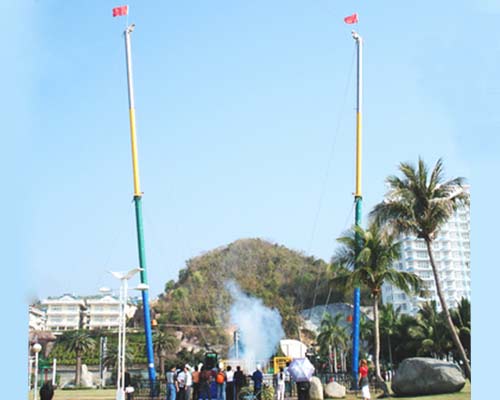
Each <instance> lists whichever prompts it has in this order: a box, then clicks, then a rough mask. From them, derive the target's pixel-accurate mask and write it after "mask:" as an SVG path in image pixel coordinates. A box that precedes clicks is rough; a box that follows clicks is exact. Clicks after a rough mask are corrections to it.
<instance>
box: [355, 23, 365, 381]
mask: <svg viewBox="0 0 500 400" xmlns="http://www.w3.org/2000/svg"><path fill="white" fill-rule="evenodd" d="M352 37H353V39H354V40H355V41H356V47H357V74H356V75H357V86H356V191H355V193H354V202H355V205H356V211H355V217H354V218H355V220H354V224H355V226H360V225H361V204H362V201H363V197H362V194H361V117H362V99H363V69H362V67H363V65H362V61H363V39H362V37H361V36H359V34H358V33H357V32H355V31H352ZM355 235H356V237H355V240H356V241H359V235H358V234H357V233H356V234H355ZM357 253H358V250H357ZM357 255H358V254H356V257H357ZM354 268H357V265H356V264H355V265H354ZM360 297H361V295H360V288H359V286H358V287H355V288H354V299H353V308H354V310H353V318H352V375H353V382H354V389H355V390H357V389H358V367H359V319H360V312H359V307H360Z"/></svg>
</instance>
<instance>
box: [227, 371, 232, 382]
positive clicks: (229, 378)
mask: <svg viewBox="0 0 500 400" xmlns="http://www.w3.org/2000/svg"><path fill="white" fill-rule="evenodd" d="M233 377H234V371H226V381H227V382H232V381H233Z"/></svg>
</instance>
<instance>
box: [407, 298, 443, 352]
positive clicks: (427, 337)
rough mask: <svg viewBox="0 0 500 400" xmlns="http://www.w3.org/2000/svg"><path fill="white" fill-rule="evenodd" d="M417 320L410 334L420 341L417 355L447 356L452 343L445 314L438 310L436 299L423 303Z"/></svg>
mask: <svg viewBox="0 0 500 400" xmlns="http://www.w3.org/2000/svg"><path fill="white" fill-rule="evenodd" d="M415 322H416V323H415V327H414V328H413V329H411V331H410V335H411V337H412V338H413V339H414V340H416V341H417V343H418V350H417V355H420V356H431V357H434V358H441V357H444V356H446V355H447V354H448V351H449V350H450V349H451V343H450V338H449V335H447V329H446V323H445V322H444V318H443V315H442V314H441V313H439V312H438V311H437V305H436V301H434V300H431V301H428V302H426V303H424V304H422V305H421V307H420V310H419V311H418V314H417V318H416V321H415Z"/></svg>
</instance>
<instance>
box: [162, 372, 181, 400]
mask: <svg viewBox="0 0 500 400" xmlns="http://www.w3.org/2000/svg"><path fill="white" fill-rule="evenodd" d="M165 378H166V379H165V380H166V381H167V400H175V399H176V397H177V392H178V391H179V384H178V383H177V374H176V373H175V365H172V367H171V368H170V371H168V372H167V373H166V374H165Z"/></svg>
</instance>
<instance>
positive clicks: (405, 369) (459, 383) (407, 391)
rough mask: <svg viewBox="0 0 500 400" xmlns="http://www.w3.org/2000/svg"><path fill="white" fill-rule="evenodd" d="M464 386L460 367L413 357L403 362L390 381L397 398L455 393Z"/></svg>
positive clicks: (431, 359)
mask: <svg viewBox="0 0 500 400" xmlns="http://www.w3.org/2000/svg"><path fill="white" fill-rule="evenodd" d="M464 385H465V378H464V375H463V373H462V370H461V369H460V367H459V366H458V365H456V364H453V363H451V362H448V361H441V360H436V359H434V358H425V357H415V358H407V359H406V360H404V361H403V362H402V363H401V364H400V366H399V368H398V370H397V372H396V375H395V376H394V378H393V380H392V385H391V387H392V390H393V392H394V393H395V394H396V395H398V396H420V395H430V394H441V393H455V392H458V391H460V390H461V389H462V388H463V387H464Z"/></svg>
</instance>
